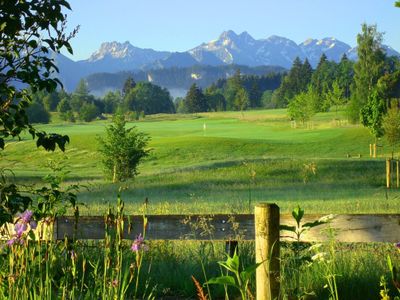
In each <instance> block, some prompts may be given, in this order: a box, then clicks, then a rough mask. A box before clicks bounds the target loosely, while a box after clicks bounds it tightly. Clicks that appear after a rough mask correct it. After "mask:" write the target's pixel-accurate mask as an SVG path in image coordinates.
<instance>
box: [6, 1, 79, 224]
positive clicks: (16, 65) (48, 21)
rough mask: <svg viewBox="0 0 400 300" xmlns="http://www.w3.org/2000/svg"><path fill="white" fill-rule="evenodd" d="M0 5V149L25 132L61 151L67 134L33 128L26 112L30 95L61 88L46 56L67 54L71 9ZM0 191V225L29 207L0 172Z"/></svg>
mask: <svg viewBox="0 0 400 300" xmlns="http://www.w3.org/2000/svg"><path fill="white" fill-rule="evenodd" d="M0 7H1V9H0V16H1V17H0V37H1V38H0V149H4V148H5V143H6V141H7V140H9V139H12V138H19V139H20V135H21V133H22V132H23V131H28V132H29V134H30V135H31V136H32V138H33V139H36V140H37V142H36V145H37V147H43V148H44V149H45V150H47V151H54V150H55V149H56V148H57V147H58V148H60V149H61V150H62V151H64V150H65V145H66V144H67V143H69V138H68V136H66V135H60V134H56V133H52V134H47V133H46V132H44V131H39V130H37V129H36V128H34V127H33V126H32V125H31V122H30V121H29V119H28V115H27V113H26V109H27V108H28V107H29V106H30V105H31V103H32V99H31V96H30V94H31V92H33V93H35V92H37V91H41V90H47V91H48V92H52V91H54V90H55V89H56V88H57V85H61V82H60V81H59V80H58V79H57V78H56V76H55V73H57V72H58V68H57V66H56V63H55V61H54V59H53V58H52V57H53V54H54V53H59V52H60V51H61V50H62V49H66V50H67V51H68V52H69V53H71V54H72V48H71V45H70V43H69V41H70V39H71V38H73V37H74V36H75V34H76V33H77V31H78V28H76V29H75V30H73V31H72V32H71V33H70V34H68V35H67V34H65V29H66V22H67V17H66V15H65V14H64V13H63V9H67V10H70V9H71V7H70V5H69V4H68V2H67V1H65V0H59V1H48V0H30V1H27V0H20V1H9V0H0ZM0 191H1V195H0V225H1V224H4V222H7V221H10V220H12V217H13V216H14V215H15V214H16V213H17V212H22V211H24V210H26V209H27V208H28V206H29V205H30V204H31V203H32V200H31V199H30V198H29V197H27V196H23V195H21V192H20V191H19V187H18V186H17V185H16V184H14V183H10V182H9V181H8V180H7V176H5V175H4V173H2V174H1V180H0Z"/></svg>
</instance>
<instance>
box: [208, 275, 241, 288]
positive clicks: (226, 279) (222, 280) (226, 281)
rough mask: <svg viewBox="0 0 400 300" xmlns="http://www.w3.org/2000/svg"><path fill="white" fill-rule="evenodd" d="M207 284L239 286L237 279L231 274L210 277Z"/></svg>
mask: <svg viewBox="0 0 400 300" xmlns="http://www.w3.org/2000/svg"><path fill="white" fill-rule="evenodd" d="M205 284H221V285H230V286H235V287H237V285H236V282H235V279H234V278H233V277H232V276H229V275H227V276H220V277H213V278H210V280H208V281H207V282H206V283H205Z"/></svg>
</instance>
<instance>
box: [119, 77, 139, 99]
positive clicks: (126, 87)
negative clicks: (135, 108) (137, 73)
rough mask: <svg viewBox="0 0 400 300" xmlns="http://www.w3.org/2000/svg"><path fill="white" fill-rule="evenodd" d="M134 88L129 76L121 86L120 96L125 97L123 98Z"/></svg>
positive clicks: (133, 81) (133, 82) (134, 84)
mask: <svg viewBox="0 0 400 300" xmlns="http://www.w3.org/2000/svg"><path fill="white" fill-rule="evenodd" d="M135 87H136V82H135V80H133V78H132V77H131V76H129V77H128V78H127V79H126V80H125V82H124V85H123V87H122V96H123V97H125V96H126V95H127V94H128V93H129V91H130V90H131V89H134V88H135Z"/></svg>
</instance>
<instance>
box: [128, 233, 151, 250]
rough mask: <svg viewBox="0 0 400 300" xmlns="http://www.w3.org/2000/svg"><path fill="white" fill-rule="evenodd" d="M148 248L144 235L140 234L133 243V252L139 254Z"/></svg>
mask: <svg viewBox="0 0 400 300" xmlns="http://www.w3.org/2000/svg"><path fill="white" fill-rule="evenodd" d="M147 249H148V247H147V245H146V244H145V243H144V238H143V236H142V234H139V235H138V237H137V238H136V239H135V240H134V241H133V243H132V246H131V250H132V251H133V252H138V251H140V250H145V251H146V250H147Z"/></svg>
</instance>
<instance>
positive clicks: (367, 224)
mask: <svg viewBox="0 0 400 300" xmlns="http://www.w3.org/2000/svg"><path fill="white" fill-rule="evenodd" d="M323 216H324V215H320V214H306V215H305V216H304V218H303V220H304V222H309V221H314V220H317V219H319V218H321V217H323ZM147 218H148V225H147V230H146V239H148V240H182V239H188V240H210V239H213V240H254V238H255V236H254V232H255V225H254V215H252V214H246V215H219V214H216V215H190V216H188V215H150V216H147ZM130 219H131V225H132V227H131V230H130V233H128V219H126V223H125V235H124V238H126V239H134V238H136V236H137V235H138V234H139V233H141V232H142V231H143V218H142V217H141V216H132V217H131V218H130ZM280 224H285V225H295V223H294V221H293V218H292V216H291V215H289V214H282V215H280ZM328 227H330V228H333V229H334V230H335V231H336V240H337V241H340V242H390V243H395V242H399V241H400V214H375V215H369V214H352V215H351V214H350V215H336V216H334V218H333V219H332V220H331V221H330V222H329V223H327V224H326V225H321V226H319V227H316V228H313V229H311V230H310V231H308V232H306V233H305V234H304V236H303V238H302V239H303V240H304V241H309V242H318V241H324V240H326V239H327V234H326V233H324V232H325V230H326V229H327V228H328ZM73 234H74V217H59V218H58V219H57V221H56V224H55V238H56V239H64V237H65V236H68V237H71V238H72V236H73ZM282 235H283V236H281V240H290V239H289V238H288V236H290V235H289V233H287V232H282ZM76 238H77V239H103V238H104V217H79V222H78V226H77V231H76Z"/></svg>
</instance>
